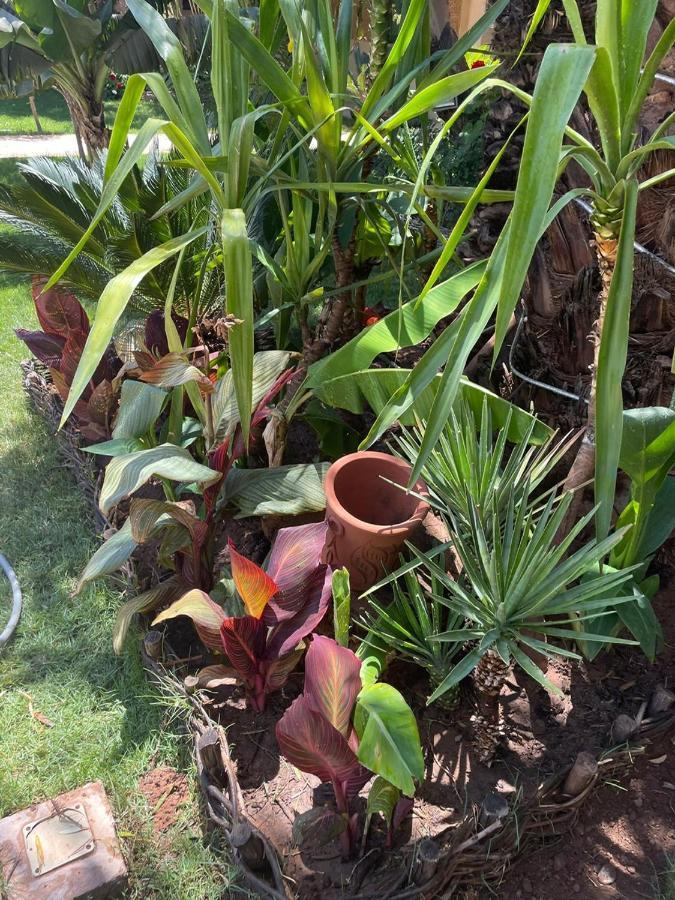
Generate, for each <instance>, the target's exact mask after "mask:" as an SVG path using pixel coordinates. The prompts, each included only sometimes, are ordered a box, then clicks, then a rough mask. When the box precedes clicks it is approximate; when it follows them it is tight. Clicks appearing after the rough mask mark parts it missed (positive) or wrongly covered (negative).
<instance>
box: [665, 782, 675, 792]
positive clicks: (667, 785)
mask: <svg viewBox="0 0 675 900" xmlns="http://www.w3.org/2000/svg"><path fill="white" fill-rule="evenodd" d="M663 786H664V788H668V790H669V791H675V784H673V782H672V781H664V782H663Z"/></svg>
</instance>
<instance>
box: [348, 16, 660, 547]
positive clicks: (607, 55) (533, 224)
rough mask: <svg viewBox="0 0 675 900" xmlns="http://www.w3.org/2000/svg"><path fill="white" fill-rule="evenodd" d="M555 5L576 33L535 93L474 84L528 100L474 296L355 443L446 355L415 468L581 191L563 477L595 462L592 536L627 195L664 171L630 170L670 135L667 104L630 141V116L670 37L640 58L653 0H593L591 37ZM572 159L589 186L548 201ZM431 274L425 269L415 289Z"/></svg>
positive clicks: (628, 248) (612, 441) (604, 483)
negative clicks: (584, 288) (587, 289)
mask: <svg viewBox="0 0 675 900" xmlns="http://www.w3.org/2000/svg"><path fill="white" fill-rule="evenodd" d="M548 5H549V0H541V2H540V3H539V4H538V7H537V13H536V14H535V17H534V21H533V27H536V23H537V21H538V20H539V19H540V18H541V17H542V16H543V13H544V12H545V10H546V8H547V7H548ZM564 6H565V10H566V12H567V16H568V18H569V20H570V25H571V26H572V30H573V34H574V38H575V43H573V44H560V45H549V46H548V47H547V49H546V52H545V54H544V58H543V60H542V65H541V68H540V70H539V75H538V78H537V83H536V86H535V90H534V93H533V95H529V94H527V93H526V92H524V91H522V90H520V89H518V88H517V87H515V86H513V85H511V84H509V82H508V81H506V80H502V79H490V80H489V81H486V82H484V83H483V84H482V85H480V86H479V87H478V88H476V89H475V91H474V92H472V94H475V93H476V92H477V91H480V90H484V89H487V88H488V87H492V86H493V84H494V83H498V84H499V86H500V87H502V88H503V89H505V90H507V91H510V92H511V93H513V94H514V95H515V96H516V97H517V98H518V99H519V100H521V101H523V102H524V103H525V104H526V105H527V106H528V107H529V112H528V116H527V126H526V132H525V142H524V146H523V153H522V159H521V164H520V170H519V174H518V181H517V186H516V191H515V196H514V200H513V207H512V210H511V213H510V216H509V218H508V221H507V224H506V227H505V229H504V231H503V233H502V234H501V236H500V238H499V240H498V242H497V245H496V246H495V249H494V251H493V253H492V256H491V258H490V260H489V262H488V264H487V267H486V269H485V273H484V275H483V278H482V279H481V281H480V283H479V284H478V286H477V288H476V290H475V292H474V295H473V298H472V300H471V301H470V303H469V304H468V305H467V306H466V307H465V309H464V310H463V311H462V313H461V315H460V317H459V322H458V323H453V326H450V327H451V328H453V327H454V329H455V333H454V334H450V335H448V334H447V333H446V334H444V335H443V336H441V338H439V340H438V341H437V342H436V344H439V343H441V342H444V343H445V348H446V352H444V353H443V356H442V358H439V353H438V350H437V347H436V346H434V347H432V348H430V350H429V351H427V354H426V355H425V356H424V357H423V358H422V359H421V360H420V362H419V363H418V365H417V366H416V367H415V370H414V371H413V372H412V373H411V374H410V376H409V377H408V378H407V380H406V382H405V383H404V384H403V385H402V386H401V387H400V389H399V390H398V391H397V392H396V393H395V394H394V396H393V397H392V398H391V400H390V402H389V403H388V404H387V406H386V407H385V408H384V409H383V410H382V412H381V413H380V415H379V416H378V418H377V420H376V422H375V423H374V425H373V427H372V429H371V431H370V433H369V435H368V436H367V437H366V439H365V441H364V442H363V446H368V445H370V444H371V443H373V442H374V441H375V440H376V439H378V438H379V437H380V436H381V435H382V434H383V432H384V431H385V430H386V429H387V428H388V427H389V426H390V425H391V424H392V422H393V421H395V420H396V419H397V418H399V417H400V415H401V413H402V412H404V411H405V410H406V409H409V408H410V406H411V405H412V404H413V403H414V401H415V398H416V397H417V396H419V394H420V393H421V392H422V391H423V390H424V389H425V388H426V387H427V385H428V384H429V383H431V381H432V380H433V378H434V377H435V375H436V373H437V372H438V371H439V369H440V368H443V367H444V370H443V375H442V379H441V384H440V387H439V389H438V391H437V393H436V399H435V401H434V407H433V410H432V414H431V416H430V418H429V421H428V427H427V430H426V433H425V435H424V439H423V441H422V444H421V447H420V454H419V457H418V458H417V460H416V462H415V465H414V467H413V472H412V475H411V478H412V479H413V480H414V479H416V478H417V477H419V475H420V473H421V471H422V468H423V467H424V465H425V464H426V461H427V459H428V457H429V454H430V453H431V451H432V448H433V447H434V446H435V444H436V442H437V440H438V438H439V436H440V434H441V432H442V430H443V427H444V425H445V422H446V421H447V417H448V414H449V412H450V409H451V408H452V404H453V402H454V399H455V396H456V394H457V392H458V390H459V387H460V379H461V375H462V372H463V369H464V366H465V365H466V362H467V360H468V358H469V355H470V353H471V352H472V349H473V347H474V345H475V343H476V341H477V340H478V338H479V337H480V334H481V332H482V331H483V329H484V328H485V327H486V326H487V325H488V323H489V322H490V319H491V318H492V317H493V316H495V315H496V334H495V358H496V354H497V353H498V352H499V350H500V348H501V346H502V344H503V341H504V337H505V335H506V332H507V328H508V322H509V320H510V318H511V316H512V314H513V312H514V310H515V307H516V305H517V303H518V301H519V298H520V292H521V290H522V288H523V284H524V282H525V277H526V274H527V270H528V267H529V264H530V262H531V260H532V257H533V254H534V252H535V249H536V246H537V243H538V241H539V239H540V238H541V236H542V235H543V233H544V232H545V230H546V228H547V227H548V225H549V224H550V223H551V222H552V221H553V220H554V219H555V217H556V216H557V215H558V214H559V212H560V211H561V209H562V208H564V206H565V205H566V204H567V203H569V202H572V201H573V200H575V199H577V198H580V197H582V196H585V197H586V198H587V200H588V202H589V203H590V205H591V223H592V226H593V229H594V232H595V237H596V245H597V253H598V262H599V265H600V270H601V274H602V290H601V293H600V298H599V304H600V315H599V317H598V326H597V335H596V336H595V337H596V348H595V363H594V366H593V383H592V386H591V395H590V400H589V421H588V426H589V427H588V429H587V432H586V437H585V441H584V443H583V445H582V447H581V449H580V451H579V454H578V455H577V460H576V462H575V465H574V466H573V470H572V472H571V473H570V477H569V479H568V485H567V486H568V487H574V486H576V485H578V484H580V483H582V482H583V481H585V480H587V478H588V477H589V476H593V474H594V476H595V495H596V504H597V511H596V516H595V525H596V531H597V536H598V539H602V538H603V537H604V536H605V535H606V534H607V533H608V531H609V528H610V523H611V511H612V501H613V497H614V490H615V480H616V472H617V464H618V454H619V448H620V443H621V426H622V418H621V416H622V406H623V404H622V396H621V378H622V375H623V371H624V368H625V361H626V355H627V345H628V325H629V314H630V305H631V294H632V285H633V244H634V236H635V213H636V206H637V201H638V196H639V193H640V191H642V190H645V189H646V188H649V187H653V186H654V184H656V183H657V182H658V181H662V180H664V179H666V178H669V177H671V176H672V175H673V170H670V171H669V172H666V173H664V174H662V175H658V176H655V178H651V179H648V180H646V181H642V182H640V181H639V180H638V173H639V170H640V167H641V165H642V164H643V162H644V160H645V158H646V157H647V156H648V154H650V153H652V152H654V151H657V150H660V149H672V148H673V146H675V138H673V137H671V136H667V131H668V129H669V127H670V126H671V125H672V122H673V120H674V118H675V114H671V115H670V116H669V117H668V118H667V119H666V120H665V121H664V122H663V123H662V124H661V125H660V126H659V127H658V128H657V129H656V130H655V131H654V132H653V134H652V135H651V136H650V137H649V139H648V140H647V141H646V142H645V143H644V144H642V145H641V146H638V143H637V141H638V131H639V129H638V121H639V117H640V112H641V110H642V106H643V104H644V102H645V99H646V97H647V95H648V92H649V90H650V88H651V86H652V84H653V81H654V76H655V73H656V71H657V69H658V66H659V64H660V62H661V60H662V59H663V58H664V56H665V54H666V53H667V52H668V51H669V49H670V48H671V47H672V45H673V41H674V39H675V21H673V22H671V23H670V24H669V25H668V26H667V28H666V29H665V31H664V33H663V35H662V37H661V38H660V40H659V41H658V43H657V45H656V47H655V48H654V50H653V51H652V53H651V55H650V56H649V57H648V58H646V59H645V48H646V41H647V34H648V32H649V28H650V25H651V24H652V21H653V19H654V15H655V11H656V6H657V0H647V2H644V3H633V2H631V0H598V4H597V16H596V27H595V46H592V45H589V44H588V43H587V41H586V38H585V36H584V33H583V30H582V28H581V20H580V16H579V10H578V6H577V2H576V0H566V2H565V4H564ZM582 92H583V93H584V94H585V95H586V98H587V100H588V104H589V107H590V110H591V114H592V116H593V118H594V120H595V124H596V126H597V130H598V133H599V135H600V148H599V149H596V148H595V147H594V146H593V145H592V144H591V143H590V142H589V141H588V140H586V139H585V138H584V137H583V136H582V135H580V134H579V133H577V132H576V131H574V129H572V128H571V127H570V126H569V124H568V122H569V120H570V117H571V115H572V112H573V110H574V108H575V107H576V104H577V102H578V101H579V98H580V96H581V94H582ZM472 94H469V95H468V96H467V101H468V100H469V99H470V98H471V96H472ZM572 160H575V161H576V162H578V163H579V165H580V166H581V167H582V168H583V169H584V171H585V173H586V175H587V177H588V187H584V188H577V189H574V190H571V191H568V192H567V193H566V194H564V195H563V196H562V197H561V198H560V199H559V200H557V201H556V202H555V203H552V198H553V193H554V190H555V188H556V185H557V184H558V181H559V178H560V175H561V174H562V172H563V171H564V169H565V168H566V166H567V165H568V164H569V163H570V162H571V161H572ZM439 262H440V261H439ZM437 277H438V274H437V273H432V276H431V278H430V281H429V283H428V284H427V286H426V287H425V289H424V290H423V292H422V294H421V299H423V298H424V296H425V295H426V292H427V291H428V290H429V289H430V287H431V285H432V284H433V282H434V280H435V279H436V278H437Z"/></svg>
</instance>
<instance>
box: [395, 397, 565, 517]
mask: <svg viewBox="0 0 675 900" xmlns="http://www.w3.org/2000/svg"><path fill="white" fill-rule="evenodd" d="M478 409H479V410H480V413H479V414H478V410H476V409H475V407H472V406H470V405H469V404H468V403H467V402H466V400H464V401H463V402H459V403H458V404H456V406H455V408H453V409H452V410H451V412H450V416H449V418H448V421H447V423H446V426H445V428H444V429H443V432H442V434H441V435H440V437H439V439H438V441H437V443H436V445H435V447H434V448H433V449H432V451H431V453H430V454H429V456H428V458H427V460H426V462H425V465H424V468H423V469H422V477H423V479H424V481H425V483H426V485H427V487H428V488H429V491H430V495H431V502H432V504H433V505H434V506H435V507H436V508H437V509H438V510H439V511H440V512H441V513H446V514H450V515H453V516H454V517H455V519H456V520H457V521H466V520H468V519H469V518H470V515H471V509H472V508H475V509H478V510H483V514H484V515H485V516H488V515H490V514H491V513H490V510H492V509H493V508H494V509H497V510H499V512H500V515H501V516H504V515H505V514H506V510H507V509H508V505H509V502H510V501H511V500H512V498H515V500H516V503H520V502H525V504H526V505H528V504H530V503H531V502H534V500H535V499H536V498H537V496H538V495H539V494H540V493H541V488H542V485H543V483H544V482H545V481H546V480H547V479H550V478H551V477H552V474H553V472H554V470H555V467H556V465H557V464H558V463H559V462H560V461H561V459H562V458H563V456H564V454H565V453H566V451H567V450H568V449H569V446H570V441H569V440H565V439H563V440H560V439H559V438H558V437H557V436H556V435H555V434H551V433H549V434H548V435H547V433H546V432H545V431H542V430H541V428H540V426H541V423H540V422H539V421H538V420H537V419H536V418H530V419H522V418H521V417H517V416H516V415H515V410H514V409H513V408H509V407H508V406H507V407H506V416H505V418H504V417H502V419H501V422H499V421H498V420H497V418H496V417H495V415H494V413H493V404H492V403H491V401H490V399H489V398H484V399H483V402H482V406H480V407H478ZM499 425H500V426H501V427H497V426H499ZM425 428H426V425H425V424H424V423H422V422H420V423H419V424H418V425H417V426H415V427H412V428H407V429H404V430H403V431H402V432H401V434H400V435H399V436H398V437H397V438H396V443H397V444H398V449H399V451H400V452H401V453H402V455H403V456H405V458H406V459H407V460H408V461H409V462H410V463H411V464H414V462H415V460H416V459H417V456H418V454H419V453H420V449H421V446H422V442H423V440H424V432H425Z"/></svg>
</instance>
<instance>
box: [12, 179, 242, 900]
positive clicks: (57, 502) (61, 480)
mask: <svg viewBox="0 0 675 900" xmlns="http://www.w3.org/2000/svg"><path fill="white" fill-rule="evenodd" d="M7 171H8V163H7V162H5V163H4V165H3V167H2V172H0V177H2V178H3V181H4V180H5V176H6V174H7ZM34 322H35V316H34V313H33V306H32V302H31V299H30V293H29V290H28V287H27V286H26V285H25V284H18V283H16V282H11V281H8V280H0V397H2V403H0V550H1V551H2V553H4V555H5V556H6V557H7V558H8V559H9V560H10V562H11V564H12V565H13V566H14V568H15V570H16V572H17V575H18V578H19V582H20V584H21V586H22V589H23V593H24V610H23V614H22V617H21V621H20V623H19V627H18V630H17V632H16V634H15V636H14V638H13V639H12V641H11V642H10V643H9V644H8V645H7V646H6V647H5V649H4V650H0V698H1V702H0V816H4V815H7V814H9V813H11V812H13V811H15V810H17V809H20V808H22V807H24V806H26V805H28V804H30V803H32V802H35V801H38V800H42V799H44V798H46V797H50V796H53V795H55V794H58V793H60V792H62V791H66V790H70V789H72V788H75V787H77V786H78V785H82V784H84V783H85V782H87V781H91V780H94V779H101V780H102V781H103V783H104V784H105V786H106V789H107V791H108V793H109V796H110V798H111V800H112V804H113V808H114V810H115V814H116V821H117V826H118V830H119V833H120V837H121V839H122V843H123V847H124V852H125V855H126V858H127V862H128V864H129V869H130V873H131V879H132V885H131V890H130V892H129V894H128V896H129V897H130V898H139V900H140V898H162V900H173V898H175V900H179V898H180V900H183V898H185V900H192V898H194V900H206V898H218V897H232V896H235V895H242V894H243V893H244V892H241V893H240V892H239V891H238V890H237V888H236V887H234V886H233V885H232V884H231V882H230V876H229V875H228V871H227V869H226V868H225V867H224V866H221V865H219V863H218V862H217V860H218V859H222V855H217V854H213V853H212V852H211V850H210V849H209V847H208V846H207V845H206V843H205V841H204V838H203V837H202V831H201V828H200V819H199V807H198V802H197V796H196V795H193V796H192V797H191V800H190V802H189V803H188V804H187V805H186V807H185V808H184V810H183V814H182V818H181V821H180V822H179V823H178V824H177V825H176V826H175V827H174V828H173V829H172V830H171V831H170V832H169V833H167V834H166V835H164V836H162V837H161V838H160V839H158V838H157V837H156V836H153V834H152V831H151V827H150V826H151V819H152V815H151V813H152V811H151V810H150V809H149V808H148V805H147V803H146V801H145V800H144V798H143V797H142V796H141V795H140V794H139V791H138V788H137V782H138V778H139V776H140V775H142V774H143V773H144V772H146V771H148V770H149V769H152V768H153V767H154V766H157V765H163V764H165V765H172V766H176V767H177V768H179V769H181V770H183V771H188V773H189V774H190V775H192V774H193V764H192V761H191V755H190V746H189V741H188V740H187V738H186V737H185V736H184V735H183V734H182V733H181V728H180V717H177V716H176V715H175V710H171V709H169V708H168V707H167V706H166V704H162V703H161V702H160V699H159V697H158V695H157V693H156V691H155V690H154V688H153V686H152V685H151V683H150V682H149V681H148V680H147V678H146V677H145V674H144V672H143V670H142V668H141V665H140V662H139V656H138V644H137V642H138V636H137V635H136V634H132V635H131V638H130V640H129V641H128V646H127V649H126V652H125V654H124V655H123V656H122V657H119V658H118V657H116V656H115V655H114V654H113V651H112V647H111V640H110V635H111V628H112V625H113V622H114V619H115V612H116V609H117V607H118V606H119V603H120V599H119V595H118V594H117V592H116V591H115V590H114V589H113V587H111V586H106V585H103V584H99V585H97V586H94V587H91V588H89V589H88V590H86V591H84V592H83V593H82V595H80V596H78V597H73V596H72V590H73V587H74V584H75V579H76V576H77V574H78V572H79V571H80V570H81V568H82V566H83V565H84V564H85V562H86V561H87V559H88V557H89V556H90V554H91V553H92V551H93V550H94V549H95V548H96V546H97V543H98V540H99V537H98V536H97V535H96V534H95V533H94V526H93V518H92V515H91V513H90V510H89V509H88V507H87V504H86V502H85V501H84V499H83V498H82V497H81V496H80V494H79V493H78V490H77V488H76V486H75V484H74V481H73V479H72V477H71V475H70V474H69V472H68V470H67V469H65V468H64V466H63V461H62V459H61V458H60V457H59V454H58V452H57V448H56V445H55V442H54V441H53V439H52V436H51V435H50V434H49V433H48V430H47V428H46V426H45V424H44V423H43V421H42V420H41V419H40V418H39V417H38V416H37V415H36V414H35V413H34V412H33V411H32V410H31V408H30V407H29V406H28V405H27V402H26V399H25V397H24V394H23V391H22V389H21V383H20V382H21V372H20V369H19V362H20V360H21V359H23V358H24V357H25V356H26V351H25V348H24V346H23V345H22V344H21V343H20V342H19V341H18V340H17V339H16V337H15V336H14V331H13V329H14V328H17V327H28V328H30V327H32V326H33V325H34ZM8 615H9V589H8V586H7V584H6V582H5V580H4V578H3V579H2V580H1V583H0V628H2V627H4V624H5V622H6V620H7V618H8ZM31 707H32V709H33V710H34V711H39V712H40V713H42V714H43V715H44V716H46V717H47V718H48V719H49V720H51V722H53V727H52V728H49V727H45V725H43V724H41V723H40V722H39V721H38V720H37V719H36V718H35V717H34V716H33V715H31ZM192 781H193V783H194V779H192ZM214 840H215V839H214ZM0 895H2V890H1V889H0Z"/></svg>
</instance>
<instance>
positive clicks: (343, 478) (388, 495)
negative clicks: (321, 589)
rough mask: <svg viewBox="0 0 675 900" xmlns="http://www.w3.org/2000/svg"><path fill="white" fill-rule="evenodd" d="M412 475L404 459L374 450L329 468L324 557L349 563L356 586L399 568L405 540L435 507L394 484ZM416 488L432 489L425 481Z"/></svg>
mask: <svg viewBox="0 0 675 900" xmlns="http://www.w3.org/2000/svg"><path fill="white" fill-rule="evenodd" d="M409 477H410V466H409V465H408V464H407V463H406V462H404V461H403V460H402V459H398V458H397V457H395V456H390V455H389V454H388V453H374V452H370V451H365V452H363V453H350V454H349V455H348V456H343V457H342V459H339V460H338V461H337V462H335V463H333V465H332V466H331V467H330V469H329V470H328V473H327V475H326V484H325V491H326V521H327V523H328V537H327V539H326V546H325V548H324V551H323V561H324V562H327V563H328V564H329V565H330V566H332V567H333V568H337V567H339V566H346V568H347V569H348V570H349V577H350V584H351V588H352V590H353V591H358V592H359V593H360V592H361V591H365V590H366V589H367V588H369V587H372V586H373V585H374V584H375V583H376V582H378V581H379V580H380V579H381V578H383V577H384V576H385V575H386V574H387V572H391V571H392V570H393V569H396V568H397V567H398V564H399V559H398V556H399V552H400V550H401V548H402V547H403V544H404V542H405V541H406V540H409V538H410V537H411V536H412V534H413V532H414V531H415V530H416V529H417V528H418V527H419V525H420V523H421V522H422V520H423V519H424V517H425V516H426V514H427V512H428V511H429V507H428V505H427V504H426V503H425V502H424V501H422V500H419V499H418V498H417V497H415V496H414V495H413V494H408V493H406V492H405V491H402V490H401V489H400V488H398V487H395V486H394V484H389V482H390V481H393V482H394V483H395V484H400V485H406V484H407V483H408V479H409ZM383 479H388V480H387V481H385V480H383ZM415 491H416V492H417V493H418V494H426V486H425V484H424V482H422V481H418V482H417V483H416V485H415Z"/></svg>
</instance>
